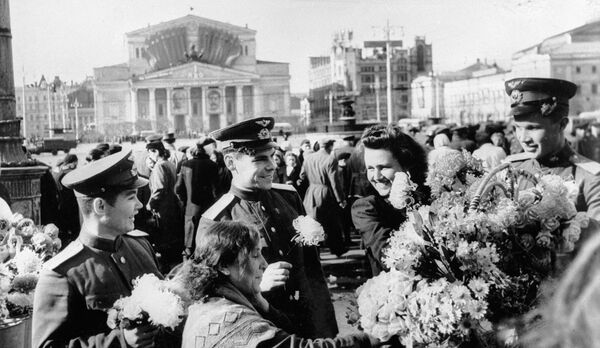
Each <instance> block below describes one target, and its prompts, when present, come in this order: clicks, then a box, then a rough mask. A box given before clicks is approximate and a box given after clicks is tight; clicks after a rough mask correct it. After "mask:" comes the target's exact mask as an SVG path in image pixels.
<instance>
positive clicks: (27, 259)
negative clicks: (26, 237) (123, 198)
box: [12, 248, 42, 274]
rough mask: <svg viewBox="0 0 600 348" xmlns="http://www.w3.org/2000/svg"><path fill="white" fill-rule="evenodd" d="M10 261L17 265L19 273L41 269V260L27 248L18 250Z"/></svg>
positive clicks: (34, 271)
mask: <svg viewBox="0 0 600 348" xmlns="http://www.w3.org/2000/svg"><path fill="white" fill-rule="evenodd" d="M12 262H13V263H14V265H15V267H17V272H18V273H19V274H25V273H37V272H39V271H40V270H41V269H42V260H41V259H40V257H39V256H38V255H37V254H36V253H35V252H34V251H33V250H30V249H27V248H24V249H23V250H21V251H20V252H18V253H17V254H16V255H15V257H14V258H13V259H12Z"/></svg>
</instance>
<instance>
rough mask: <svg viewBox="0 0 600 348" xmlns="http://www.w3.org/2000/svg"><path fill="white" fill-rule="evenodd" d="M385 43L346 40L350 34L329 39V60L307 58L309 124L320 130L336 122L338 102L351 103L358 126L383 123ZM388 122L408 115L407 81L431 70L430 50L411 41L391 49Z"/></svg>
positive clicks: (421, 40) (419, 41) (420, 39)
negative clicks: (330, 43)
mask: <svg viewBox="0 0 600 348" xmlns="http://www.w3.org/2000/svg"><path fill="white" fill-rule="evenodd" d="M386 55H387V52H386V49H385V41H367V42H364V43H363V48H357V47H355V46H354V43H353V42H352V31H342V32H339V33H336V34H335V35H334V39H333V42H332V47H331V51H330V55H329V56H320V57H310V69H309V101H310V103H311V124H312V125H314V127H317V128H322V126H323V125H325V124H327V123H329V121H330V119H331V120H332V121H334V122H335V121H336V120H338V119H339V117H340V115H341V112H342V107H341V105H339V104H338V101H340V100H347V99H348V98H351V99H352V100H354V102H355V103H354V105H353V108H354V112H355V113H356V115H355V116H356V121H357V122H359V123H361V122H362V123H368V122H376V121H377V120H378V116H379V119H380V120H381V121H383V122H386V121H387V96H386V85H387V75H386V58H387V56H386ZM390 60H391V85H392V109H393V117H392V119H393V120H395V121H396V120H398V119H401V118H406V117H410V110H411V93H412V91H411V88H410V84H411V81H412V80H413V79H415V78H417V77H418V76H422V75H429V74H430V73H431V71H432V46H431V44H427V43H426V41H425V38H424V37H416V38H415V41H414V45H413V46H412V47H408V48H404V47H401V46H399V47H393V48H392V50H391V57H390Z"/></svg>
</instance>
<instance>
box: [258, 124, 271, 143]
mask: <svg viewBox="0 0 600 348" xmlns="http://www.w3.org/2000/svg"><path fill="white" fill-rule="evenodd" d="M267 122H268V121H267ZM258 139H261V140H262V139H271V132H269V130H268V129H267V128H263V129H261V130H260V132H258Z"/></svg>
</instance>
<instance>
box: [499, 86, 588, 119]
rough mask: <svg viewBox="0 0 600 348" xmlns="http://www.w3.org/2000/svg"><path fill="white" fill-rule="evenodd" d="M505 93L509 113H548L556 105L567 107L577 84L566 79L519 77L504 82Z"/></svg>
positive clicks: (514, 114)
mask: <svg viewBox="0 0 600 348" xmlns="http://www.w3.org/2000/svg"><path fill="white" fill-rule="evenodd" d="M504 87H505V90H506V94H508V96H509V97H510V99H511V104H510V107H511V110H510V114H511V115H513V116H518V115H524V114H528V113H531V112H536V111H541V112H542V115H543V116H546V115H549V114H550V113H551V112H552V110H554V108H555V107H556V106H558V105H560V106H562V107H563V108H567V109H568V107H569V99H571V98H572V97H573V96H574V95H575V93H576V92H577V85H575V84H574V83H572V82H569V81H566V80H559V79H549V78H538V77H519V78H514V79H511V80H508V81H506V82H505V83H504Z"/></svg>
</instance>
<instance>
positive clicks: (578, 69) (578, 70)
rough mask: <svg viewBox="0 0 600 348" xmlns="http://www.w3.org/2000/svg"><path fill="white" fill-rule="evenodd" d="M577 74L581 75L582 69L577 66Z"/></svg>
mask: <svg viewBox="0 0 600 348" xmlns="http://www.w3.org/2000/svg"><path fill="white" fill-rule="evenodd" d="M575 72H576V73H578V74H579V73H581V67H578V66H576V67H575Z"/></svg>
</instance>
